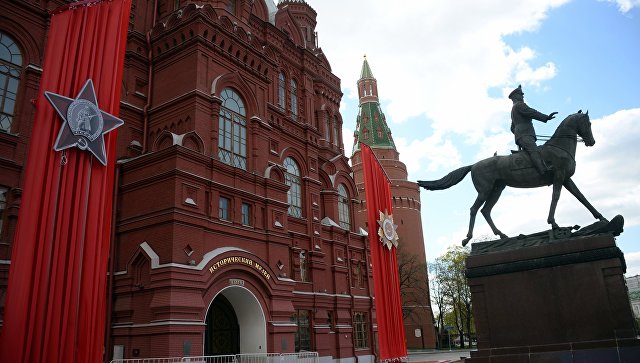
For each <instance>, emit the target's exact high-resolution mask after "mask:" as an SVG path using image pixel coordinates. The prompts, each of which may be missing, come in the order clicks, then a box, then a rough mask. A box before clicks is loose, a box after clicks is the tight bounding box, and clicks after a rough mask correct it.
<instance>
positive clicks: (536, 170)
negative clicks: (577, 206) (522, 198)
mask: <svg viewBox="0 0 640 363" xmlns="http://www.w3.org/2000/svg"><path fill="white" fill-rule="evenodd" d="M522 95H523V93H522V89H521V87H520V86H518V88H516V89H515V90H514V91H513V92H511V94H510V95H509V98H511V99H512V100H513V101H514V105H513V109H512V111H511V117H512V127H511V129H512V131H513V132H514V134H515V136H516V143H517V144H518V145H519V146H520V147H522V148H523V149H525V151H524V152H523V151H519V152H514V153H512V154H511V155H508V156H493V157H490V158H488V159H484V160H481V161H479V162H477V163H475V164H473V165H467V166H464V167H462V168H459V169H457V170H454V171H452V172H451V173H449V174H448V175H446V176H445V177H443V178H442V179H439V180H433V181H424V180H419V181H418V185H419V186H421V187H423V188H425V189H427V190H442V189H447V188H450V187H452V186H454V185H456V184H458V183H459V182H460V181H462V180H463V179H464V178H465V176H466V175H467V174H468V173H469V172H471V179H472V180H473V185H474V187H475V188H476V191H477V192H478V196H477V198H476V200H475V202H474V203H473V205H472V206H471V211H470V212H471V216H470V219H469V231H468V233H467V237H466V238H465V239H464V240H462V245H463V246H465V245H466V244H467V243H468V242H469V241H470V240H471V238H472V237H473V226H474V223H475V219H476V214H477V213H478V210H479V209H480V208H481V207H482V209H481V210H480V211H481V212H482V215H483V216H484V218H485V219H486V221H487V223H488V224H489V226H490V227H491V230H492V231H493V233H494V234H496V235H497V236H500V238H508V236H507V235H505V234H504V233H502V232H501V231H500V230H499V229H498V228H497V227H496V226H495V224H494V223H493V220H492V219H491V209H492V208H493V206H494V205H495V204H496V202H497V201H498V199H499V198H500V194H501V193H502V191H503V190H504V188H505V187H507V186H509V187H514V188H537V187H542V186H547V185H553V194H552V197H551V206H550V208H549V216H548V218H547V223H549V224H551V227H552V229H553V230H557V229H559V228H560V227H559V226H558V224H557V223H556V221H555V211H556V206H557V204H558V199H559V198H560V191H561V189H562V187H563V186H564V187H565V188H566V189H567V190H568V191H569V192H570V193H571V194H573V195H574V196H575V197H576V198H577V199H578V200H579V201H580V203H582V204H583V205H584V206H585V207H586V208H587V209H588V210H589V212H591V214H593V216H594V218H596V219H598V220H600V221H601V222H608V221H607V219H606V218H604V217H603V216H602V214H600V212H598V211H597V210H596V209H595V208H594V207H593V206H592V205H591V203H589V201H588V200H587V198H585V197H584V195H582V193H581V192H580V190H579V189H578V187H577V186H576V184H575V183H574V182H573V180H571V177H572V176H573V174H574V173H575V170H576V160H575V154H576V147H577V143H578V136H579V137H580V138H582V140H583V141H584V143H585V145H587V146H593V145H594V144H595V140H594V138H593V134H592V133H591V121H590V120H589V112H588V111H587V112H586V113H582V111H578V112H577V113H574V114H572V115H569V116H567V118H565V119H564V120H563V121H562V122H561V123H560V125H559V126H558V128H557V129H556V131H555V133H554V134H553V136H552V137H551V138H550V139H549V140H548V141H547V142H545V143H544V145H542V146H534V147H535V149H533V148H532V145H530V144H533V145H535V140H536V139H535V133H534V132H533V126H530V127H529V125H530V124H531V119H532V118H535V119H536V120H540V121H543V122H546V121H547V120H551V119H553V116H554V115H555V114H556V113H557V112H553V113H551V114H550V115H544V114H542V113H540V112H538V111H536V110H534V109H532V108H530V107H528V106H527V105H526V104H524V101H523V99H522ZM523 105H524V106H523ZM518 131H520V132H521V134H522V135H524V136H523V137H518V136H519V135H518ZM523 139H526V141H525V142H522V140H523ZM525 143H526V144H527V146H523V144H525Z"/></svg>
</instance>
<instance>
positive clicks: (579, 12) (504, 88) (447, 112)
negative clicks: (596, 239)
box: [308, 0, 640, 276]
mask: <svg viewBox="0 0 640 363" xmlns="http://www.w3.org/2000/svg"><path fill="white" fill-rule="evenodd" d="M308 3H309V4H310V5H311V6H312V7H313V8H314V9H315V10H316V11H317V12H318V19H317V20H318V26H317V29H316V30H317V31H318V39H319V45H320V47H322V49H323V51H324V53H325V54H326V55H327V57H328V59H329V61H330V63H331V66H332V70H333V73H334V74H336V75H337V76H338V77H340V78H341V80H342V90H343V92H344V96H343V98H342V104H341V114H342V117H343V120H344V130H343V135H344V141H345V149H346V150H347V153H348V154H349V153H350V151H351V144H352V140H351V139H352V137H351V135H352V134H353V129H354V127H355V120H356V114H357V110H358V100H357V91H356V88H355V86H356V81H357V79H358V77H359V75H360V68H361V66H362V60H363V55H364V54H366V55H367V59H368V61H369V63H370V65H371V68H372V71H373V74H374V76H375V77H376V79H377V81H378V90H379V95H380V101H381V105H382V108H383V110H384V112H385V115H386V118H387V122H388V123H389V127H390V128H391V130H392V132H393V136H394V139H395V141H396V144H397V147H398V151H399V152H400V159H401V160H402V161H403V162H404V163H405V164H406V165H407V168H408V171H409V179H410V180H421V179H422V180H432V179H439V178H440V177H442V176H443V175H445V174H447V173H448V172H450V171H451V170H454V169H456V168H458V167H460V166H463V165H468V164H472V163H474V162H476V161H479V160H481V159H484V158H487V157H490V156H492V155H493V153H494V152H497V153H498V154H503V155H504V154H507V153H508V152H509V150H510V149H513V148H514V147H515V146H514V142H513V135H512V134H511V133H510V132H509V124H510V118H509V112H510V110H511V101H510V100H509V99H507V98H506V95H507V94H508V93H509V92H510V91H511V90H512V89H513V88H514V87H516V86H517V85H518V84H522V87H523V89H524V92H525V101H526V102H527V103H528V104H529V105H530V106H531V107H534V108H536V109H538V110H539V111H541V112H543V113H550V112H552V111H558V112H559V114H558V117H557V118H556V119H555V120H552V121H550V122H549V123H548V124H546V125H544V124H542V123H535V127H536V131H537V133H538V134H546V135H549V134H551V133H552V132H553V130H554V129H555V127H556V126H557V125H558V123H559V122H560V121H561V120H562V119H564V118H565V117H566V116H568V115H569V114H571V113H575V112H576V111H577V110H579V109H582V110H587V109H588V110H589V115H590V116H591V121H592V123H593V126H592V128H593V133H594V137H595V139H596V145H595V146H594V147H592V148H587V147H586V146H585V145H584V144H579V146H578V151H577V156H576V162H577V169H576V174H575V175H574V177H573V180H574V181H575V183H576V184H577V185H578V187H579V188H580V189H581V191H582V192H583V194H584V195H585V196H586V197H587V199H589V201H590V202H591V203H592V204H593V205H594V206H595V207H596V208H597V209H598V210H599V211H600V212H601V213H602V214H604V215H605V216H606V217H607V218H613V217H614V216H615V215H616V214H622V215H623V216H624V217H625V222H626V223H625V231H624V232H623V234H622V235H621V236H620V237H618V238H617V242H618V245H619V247H620V248H621V249H622V250H623V252H624V253H625V258H626V260H627V264H628V271H627V275H628V276H630V275H636V274H640V185H639V183H638V182H639V181H640V148H639V147H638V146H637V144H638V143H639V142H640V1H639V0H624V1H623V0H618V1H597V0H575V1H566V0H524V1H520V2H519V3H518V4H517V5H514V3H513V2H512V1H499V0H497V1H483V2H452V1H418V0H416V1H405V2H403V3H402V6H390V5H389V4H390V3H389V2H388V1H386V0H369V1H366V2H359V1H358V2H356V1H354V2H345V1H336V0H308ZM347 156H350V155H347ZM475 196H476V193H475V190H474V189H473V185H472V183H471V180H470V178H469V177H467V179H465V180H464V181H463V182H462V183H460V184H459V185H457V186H455V187H453V188H451V189H448V190H444V191H438V192H427V191H424V190H423V191H422V192H421V199H422V209H423V211H422V219H423V230H424V239H425V249H426V253H427V258H428V259H429V260H433V259H435V258H436V257H438V256H439V255H441V254H442V253H444V251H445V250H446V248H447V247H448V246H450V245H455V244H459V243H460V241H461V240H462V238H464V236H465V234H466V228H467V223H468V214H469V207H470V206H471V204H472V203H473V200H474V199H475ZM550 200H551V188H550V187H547V188H537V189H526V190H523V189H510V188H507V190H505V192H504V193H503V194H502V198H501V199H500V201H499V202H498V204H497V205H496V206H495V208H494V210H493V214H492V215H493V217H494V221H495V222H496V224H497V225H498V227H499V228H500V229H501V230H502V231H503V232H505V233H507V234H508V235H517V234H520V233H532V232H537V231H540V230H545V229H547V228H548V225H547V224H546V216H547V212H548V208H549V203H550ZM556 220H557V221H558V223H559V224H560V225H563V226H571V225H575V224H579V225H582V226H585V225H588V224H590V223H593V222H594V221H595V220H594V219H593V217H592V216H591V214H590V213H589V212H588V211H587V210H586V208H584V207H583V206H582V205H580V204H579V203H578V202H577V201H576V200H575V198H574V197H573V196H572V195H571V194H569V193H568V192H567V191H566V190H563V192H562V195H561V196H560V202H559V205H558V210H557V212H556ZM398 233H399V234H400V235H401V231H400V230H399V231H398ZM487 235H488V236H491V235H492V233H491V232H490V230H489V228H488V226H487V224H486V222H485V221H484V219H483V218H482V217H481V215H479V216H478V219H477V221H476V229H475V233H474V236H475V237H481V236H487ZM401 237H402V236H401Z"/></svg>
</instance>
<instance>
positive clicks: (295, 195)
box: [284, 158, 302, 218]
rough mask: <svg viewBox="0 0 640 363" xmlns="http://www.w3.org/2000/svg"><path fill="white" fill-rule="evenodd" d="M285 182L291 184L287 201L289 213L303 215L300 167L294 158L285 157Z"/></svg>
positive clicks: (296, 215) (294, 215) (295, 215)
mask: <svg viewBox="0 0 640 363" xmlns="http://www.w3.org/2000/svg"><path fill="white" fill-rule="evenodd" d="M284 167H285V168H286V169H287V171H286V172H285V174H284V183H285V184H287V185H288V186H289V191H288V192H287V202H289V215H290V216H293V217H298V218H301V217H302V184H301V183H300V168H299V167H298V164H297V163H296V162H295V160H293V159H292V158H286V159H284Z"/></svg>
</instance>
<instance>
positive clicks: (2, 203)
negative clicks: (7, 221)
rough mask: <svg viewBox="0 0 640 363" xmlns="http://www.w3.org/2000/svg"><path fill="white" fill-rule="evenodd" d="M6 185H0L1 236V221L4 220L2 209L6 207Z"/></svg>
mask: <svg viewBox="0 0 640 363" xmlns="http://www.w3.org/2000/svg"><path fill="white" fill-rule="evenodd" d="M8 192H9V189H8V188H7V187H0V237H2V222H3V221H4V211H5V210H6V209H7V193H8Z"/></svg>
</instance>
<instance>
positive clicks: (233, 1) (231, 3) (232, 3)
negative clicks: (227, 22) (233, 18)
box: [227, 0, 236, 15]
mask: <svg viewBox="0 0 640 363" xmlns="http://www.w3.org/2000/svg"><path fill="white" fill-rule="evenodd" d="M227 10H228V11H229V12H230V13H231V14H233V15H235V14H236V0H231V1H229V3H228V4H227Z"/></svg>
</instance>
